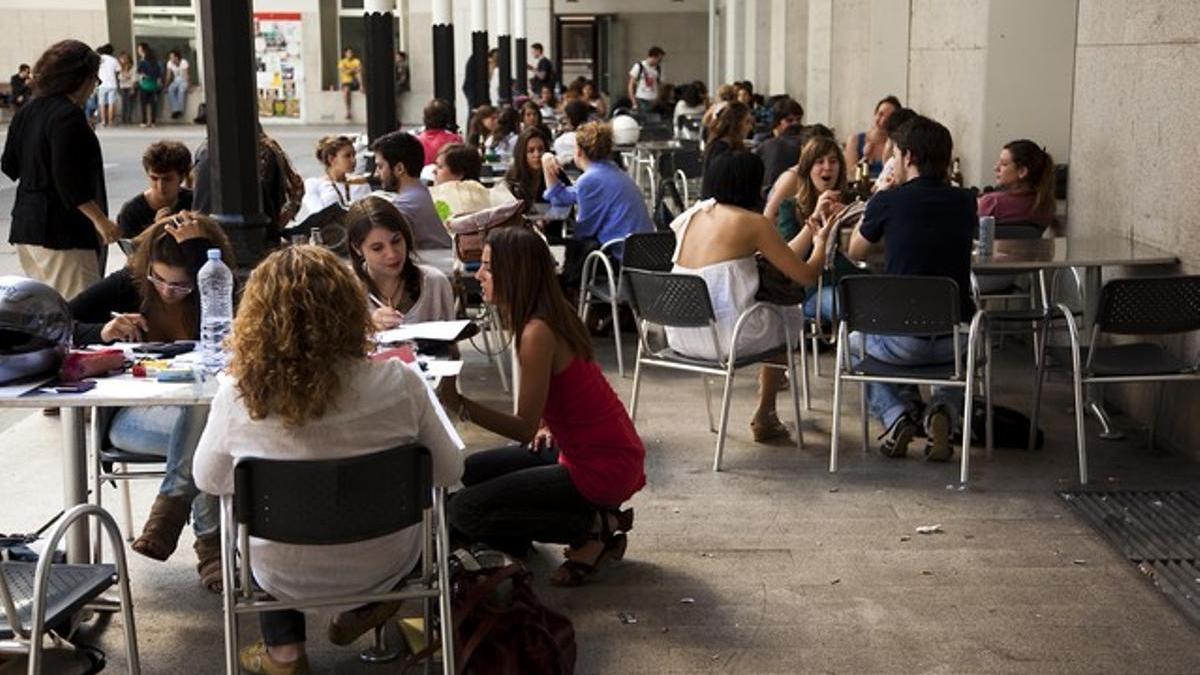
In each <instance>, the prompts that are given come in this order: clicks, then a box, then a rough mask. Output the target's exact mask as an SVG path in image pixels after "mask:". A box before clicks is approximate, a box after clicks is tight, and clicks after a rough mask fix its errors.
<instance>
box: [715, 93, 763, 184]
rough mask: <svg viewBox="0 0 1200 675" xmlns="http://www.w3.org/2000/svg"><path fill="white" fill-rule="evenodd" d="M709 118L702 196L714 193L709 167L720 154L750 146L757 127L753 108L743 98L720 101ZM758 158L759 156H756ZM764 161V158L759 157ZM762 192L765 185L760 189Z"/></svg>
mask: <svg viewBox="0 0 1200 675" xmlns="http://www.w3.org/2000/svg"><path fill="white" fill-rule="evenodd" d="M713 108H714V111H713V114H712V116H711V117H710V118H709V121H708V134H707V136H706V138H707V141H706V142H705V145H704V174H703V176H702V177H701V179H700V198H701V199H708V198H709V197H711V196H712V189H713V187H712V185H711V179H710V178H709V171H708V168H709V166H711V165H712V162H713V160H714V159H716V158H717V157H719V156H721V155H723V154H726V153H730V152H735V151H739V150H743V149H745V147H746V137H747V136H749V134H750V131H751V130H752V129H754V118H753V117H751V116H750V108H749V107H748V106H747V105H746V104H745V103H741V102H740V101H734V102H732V103H717V104H716V105H715V106H713ZM752 156H753V157H754V158H755V159H758V157H757V156H756V155H752ZM758 161H759V162H760V163H761V162H762V160H761V159H758ZM756 192H757V193H758V194H759V195H761V194H762V188H761V186H760V187H759V188H758V190H757V191H756Z"/></svg>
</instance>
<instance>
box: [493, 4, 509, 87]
mask: <svg viewBox="0 0 1200 675" xmlns="http://www.w3.org/2000/svg"><path fill="white" fill-rule="evenodd" d="M511 1H512V0H496V48H497V49H499V50H500V55H499V57H498V58H497V59H496V67H497V68H499V69H500V100H499V101H496V103H498V104H499V103H512V89H513V87H512V27H511V25H510V24H511V22H510V21H509V14H510V12H509V10H510V9H511V7H510V5H509V3H510V2H511Z"/></svg>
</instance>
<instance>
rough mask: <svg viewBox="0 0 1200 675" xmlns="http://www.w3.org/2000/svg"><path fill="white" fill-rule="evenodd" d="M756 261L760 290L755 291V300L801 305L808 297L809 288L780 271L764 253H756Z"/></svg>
mask: <svg viewBox="0 0 1200 675" xmlns="http://www.w3.org/2000/svg"><path fill="white" fill-rule="evenodd" d="M754 263H755V264H756V265H757V266H758V291H756V292H755V293H754V299H755V300H761V301H762V302H769V303H771V304H772V305H799V304H800V303H802V302H804V299H805V298H806V297H808V289H806V288H805V287H804V284H802V283H799V282H796V281H792V279H791V277H789V276H788V275H786V274H784V273H783V272H781V271H779V268H778V267H776V266H774V265H772V264H771V261H770V260H767V259H766V258H765V257H764V256H763V254H761V253H756V254H755V255H754Z"/></svg>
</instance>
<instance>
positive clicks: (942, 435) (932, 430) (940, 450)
mask: <svg viewBox="0 0 1200 675" xmlns="http://www.w3.org/2000/svg"><path fill="white" fill-rule="evenodd" d="M925 434H926V435H927V436H928V437H929V440H928V441H927V442H926V443H925V460H926V461H929V462H948V461H950V458H951V457H953V456H954V448H952V447H951V446H950V414H949V413H947V412H946V409H945V408H943V407H940V406H934V407H932V408H931V409H930V411H929V415H927V416H926V417H925Z"/></svg>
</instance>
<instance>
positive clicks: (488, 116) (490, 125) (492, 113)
mask: <svg viewBox="0 0 1200 675" xmlns="http://www.w3.org/2000/svg"><path fill="white" fill-rule="evenodd" d="M495 129H496V109H495V108H493V107H492V106H490V105H481V106H479V107H478V108H476V109H475V112H473V113H471V120H470V121H469V122H467V138H466V142H467V145H469V146H471V147H473V148H483V143H484V140H485V139H487V138H488V137H490V136H491V135H492V131H494V130H495Z"/></svg>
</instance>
